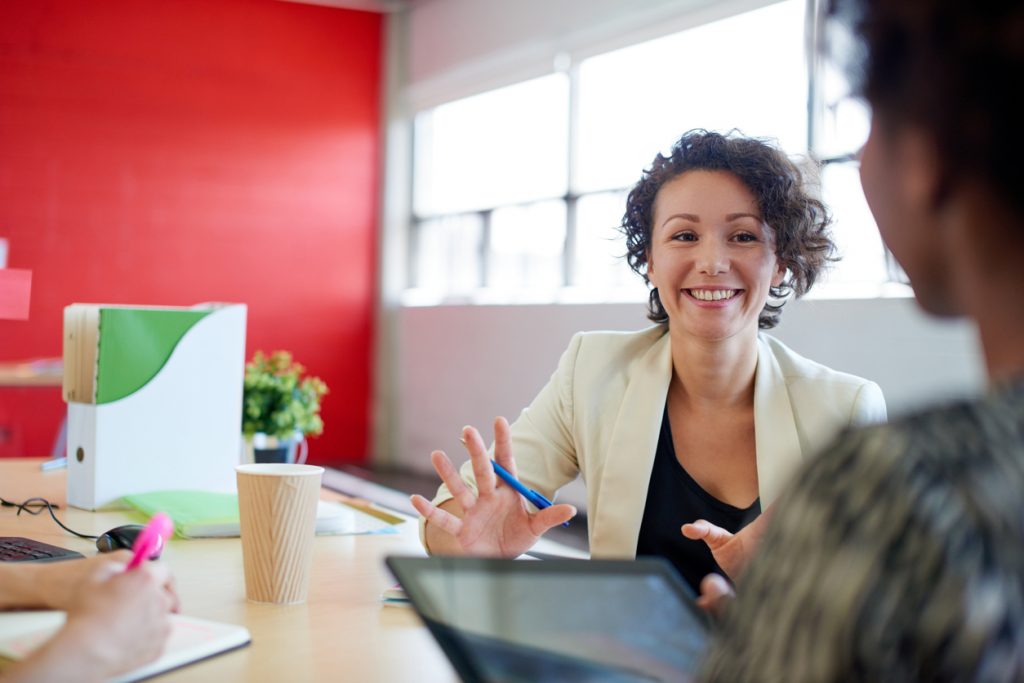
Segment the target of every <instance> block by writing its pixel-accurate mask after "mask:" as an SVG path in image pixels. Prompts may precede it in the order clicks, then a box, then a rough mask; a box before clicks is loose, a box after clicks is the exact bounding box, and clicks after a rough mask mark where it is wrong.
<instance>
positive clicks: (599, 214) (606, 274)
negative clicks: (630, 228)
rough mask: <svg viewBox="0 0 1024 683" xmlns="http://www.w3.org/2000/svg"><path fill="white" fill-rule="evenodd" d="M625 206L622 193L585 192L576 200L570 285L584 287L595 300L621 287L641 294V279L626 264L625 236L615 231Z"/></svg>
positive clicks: (624, 194)
mask: <svg viewBox="0 0 1024 683" xmlns="http://www.w3.org/2000/svg"><path fill="white" fill-rule="evenodd" d="M625 208H626V193H625V192H602V193H600V194H592V195H585V196H583V197H581V198H580V199H579V200H578V201H577V203H576V254H575V261H574V277H573V284H574V285H578V286H581V287H586V288H587V289H588V290H589V291H590V292H592V293H593V294H594V298H595V299H600V298H603V296H604V295H606V294H607V295H608V296H610V292H613V291H616V290H621V289H624V288H630V289H636V290H637V293H638V294H639V295H641V296H642V294H643V286H642V283H643V280H642V279H641V278H640V276H639V275H637V274H636V273H634V272H633V271H632V270H630V268H629V264H627V263H626V259H625V254H626V238H625V237H624V236H623V234H622V233H621V232H620V231H619V223H620V222H621V220H622V213H623V211H625ZM638 285H640V286H639V287H637V286H638Z"/></svg>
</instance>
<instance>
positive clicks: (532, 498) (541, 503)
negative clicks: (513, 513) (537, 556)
mask: <svg viewBox="0 0 1024 683" xmlns="http://www.w3.org/2000/svg"><path fill="white" fill-rule="evenodd" d="M491 464H492V465H494V473H495V474H497V475H498V476H499V477H501V480H502V481H503V482H505V483H506V484H508V485H509V486H511V487H512V488H513V489H515V490H516V492H517V493H518V494H519V495H521V496H522V497H523V498H525V499H526V500H527V501H528V502H530V503H531V504H532V505H533V507H535V508H537V509H538V510H543V509H544V508H549V507H551V504H552V503H551V501H550V500H548V499H547V498H545V497H544V496H542V495H541V494H539V493H537V492H536V491H534V490H533V489H528V488H526V487H525V486H523V483H522V482H521V481H519V480H518V479H516V478H515V477H513V476H512V474H511V473H510V472H509V471H508V470H506V469H505V468H504V467H502V466H501V465H499V464H498V463H497V462H495V461H494V460H492V461H491ZM562 526H565V527H567V526H569V522H562Z"/></svg>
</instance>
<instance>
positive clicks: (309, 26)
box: [0, 0, 383, 463]
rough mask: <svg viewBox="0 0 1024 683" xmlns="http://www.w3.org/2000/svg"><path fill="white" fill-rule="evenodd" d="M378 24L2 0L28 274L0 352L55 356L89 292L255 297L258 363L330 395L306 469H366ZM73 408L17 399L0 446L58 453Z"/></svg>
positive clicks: (14, 251)
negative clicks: (296, 374)
mask: <svg viewBox="0 0 1024 683" xmlns="http://www.w3.org/2000/svg"><path fill="white" fill-rule="evenodd" d="M382 31H383V20H382V17H381V16H379V15H377V14H373V13H369V12H358V11H352V10H341V9H336V8H328V7H320V6H314V5H304V4H295V3H290V2H280V1H278V0H144V1H140V0H3V1H2V2H0V237H7V238H8V240H9V242H10V254H9V259H8V266H9V267H12V268H30V269H32V270H33V291H32V304H31V311H30V318H29V320H28V321H27V322H14V321H0V360H20V359H24V358H29V357H41V356H59V355H60V354H61V323H62V318H61V316H62V310H63V307H64V306H65V305H67V304H69V303H71V302H75V301H80V302H111V303H138V304H170V305H189V304H194V303H198V302H203V301H231V302H243V303H246V304H248V306H249V325H248V344H247V346H248V352H247V353H248V355H250V356H251V354H252V352H253V351H254V350H256V349H264V350H271V349H277V348H284V349H289V350H291V351H292V352H293V353H294V355H295V356H296V358H297V359H298V360H299V361H300V362H302V363H304V364H305V365H306V366H307V367H308V368H309V370H310V372H311V373H313V374H316V375H319V376H320V377H322V378H323V379H324V380H325V381H326V382H327V384H328V386H329V387H330V389H331V393H330V395H329V396H327V397H326V399H325V402H324V407H323V417H324V422H325V424H326V429H325V431H324V435H323V436H322V437H320V438H319V439H314V440H313V442H312V444H311V448H310V459H311V460H314V461H317V462H321V463H338V462H342V461H360V460H363V459H364V458H365V456H366V455H367V449H368V445H367V444H368V438H369V431H370V406H371V401H370V391H371V375H370V372H371V366H372V363H371V353H372V348H373V333H374V330H373V308H374V298H375V286H376V285H375V283H376V250H377V244H376V239H377V231H376V225H377V189H378V176H379V162H380V159H379V151H378V144H379V142H380V134H381V131H380V124H379V115H380V111H379V96H380V83H381V71H380V61H381V50H382ZM63 409H64V406H63V403H62V402H61V399H60V392H59V390H58V389H10V388H7V389H4V388H0V453H3V454H7V455H12V454H13V455H33V454H34V455H44V454H47V453H49V450H50V447H51V443H52V440H53V436H54V434H55V431H56V428H57V425H58V424H59V422H60V418H61V415H62V414H63ZM5 428H6V430H7V433H6V436H5V434H4V430H5ZM5 439H6V440H5Z"/></svg>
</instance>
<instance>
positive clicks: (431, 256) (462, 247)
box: [412, 214, 483, 296]
mask: <svg viewBox="0 0 1024 683" xmlns="http://www.w3.org/2000/svg"><path fill="white" fill-rule="evenodd" d="M482 239H483V221H482V220H481V218H480V215H479V214H465V215H461V216H447V217H444V218H438V219H435V220H430V221H423V222H422V223H420V224H419V225H418V226H417V239H416V242H415V245H414V247H415V252H414V258H415V263H414V272H413V277H412V281H413V286H414V287H416V288H419V289H421V290H424V291H425V292H430V293H432V294H436V295H437V296H445V295H461V294H468V293H470V292H472V291H473V290H475V289H476V288H477V287H479V286H480V272H481V263H480V254H481V248H482Z"/></svg>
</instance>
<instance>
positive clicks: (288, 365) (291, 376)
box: [242, 351, 327, 463]
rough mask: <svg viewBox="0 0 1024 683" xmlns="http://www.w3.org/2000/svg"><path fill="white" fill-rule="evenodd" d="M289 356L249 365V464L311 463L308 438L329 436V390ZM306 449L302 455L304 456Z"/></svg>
mask: <svg viewBox="0 0 1024 683" xmlns="http://www.w3.org/2000/svg"><path fill="white" fill-rule="evenodd" d="M305 372H306V369H305V368H304V367H303V366H302V365H300V364H299V363H296V362H295V361H294V360H293V359H292V354H290V353H289V352H287V351H274V352H273V353H271V354H270V355H269V356H267V355H265V354H264V353H263V352H262V351H257V352H256V353H255V354H254V355H253V357H252V361H250V362H249V363H246V365H245V380H244V383H243V387H244V388H243V391H242V436H243V437H244V438H245V450H246V455H245V459H246V461H247V462H300V463H301V462H305V460H306V436H319V435H320V433H321V432H323V430H324V423H323V420H321V419H320V399H321V398H322V397H323V396H324V394H326V393H327V385H326V384H325V383H324V382H323V380H321V379H320V378H319V377H307V376H304V375H305ZM300 447H301V450H300Z"/></svg>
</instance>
